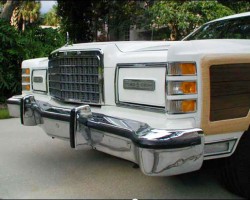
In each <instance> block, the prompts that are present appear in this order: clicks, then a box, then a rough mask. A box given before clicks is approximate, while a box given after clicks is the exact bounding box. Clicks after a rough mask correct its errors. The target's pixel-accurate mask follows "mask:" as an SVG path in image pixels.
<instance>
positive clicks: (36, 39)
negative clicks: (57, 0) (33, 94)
mask: <svg viewBox="0 0 250 200" xmlns="http://www.w3.org/2000/svg"><path fill="white" fill-rule="evenodd" d="M64 38H65V37H64V36H62V34H60V32H58V31H57V30H54V29H42V28H40V27H38V26H36V27H29V28H27V30H26V31H25V32H18V31H17V30H15V29H14V28H13V27H12V26H10V24H9V23H8V22H6V21H4V20H1V19H0V44H1V45H0V102H5V101H6V99H7V98H9V97H10V96H12V95H14V94H20V93H21V63H22V61H23V60H26V59H31V58H39V57H47V56H48V55H49V53H50V52H51V51H53V50H55V49H56V48H58V47H61V46H62V45H63V44H65V39H64Z"/></svg>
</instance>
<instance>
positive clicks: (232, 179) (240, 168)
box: [221, 129, 250, 199]
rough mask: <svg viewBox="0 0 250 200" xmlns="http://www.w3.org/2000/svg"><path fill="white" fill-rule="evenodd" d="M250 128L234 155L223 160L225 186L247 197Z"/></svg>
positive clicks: (249, 167)
mask: <svg viewBox="0 0 250 200" xmlns="http://www.w3.org/2000/svg"><path fill="white" fill-rule="evenodd" d="M249 149H250V130H249V129H248V131H246V132H245V133H244V134H243V136H242V137H241V139H240V141H239V144H238V146H237V148H236V150H235V152H234V153H233V155H232V156H230V157H228V158H226V159H224V160H223V163H222V165H221V167H222V169H221V181H222V183H223V184H224V186H225V187H226V188H227V189H228V190H230V191H231V192H234V193H235V194H238V195H240V196H242V197H245V198H247V199H249V198H250V153H249Z"/></svg>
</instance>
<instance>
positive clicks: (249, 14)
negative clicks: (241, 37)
mask: <svg viewBox="0 0 250 200" xmlns="http://www.w3.org/2000/svg"><path fill="white" fill-rule="evenodd" d="M247 16H250V12H244V13H239V14H235V15H229V16H226V17H222V18H219V19H215V20H213V21H210V22H207V23H211V22H216V21H222V20H227V19H234V18H240V17H247Z"/></svg>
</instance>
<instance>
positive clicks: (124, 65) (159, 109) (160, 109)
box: [114, 62, 168, 113]
mask: <svg viewBox="0 0 250 200" xmlns="http://www.w3.org/2000/svg"><path fill="white" fill-rule="evenodd" d="M167 65H168V63H165V62H159V63H118V64H117V65H116V70H115V79H114V86H115V103H116V105H117V106H120V107H127V108H135V109H141V110H147V111H154V112H161V113H165V112H166V106H165V108H164V107H158V106H151V105H142V104H137V103H130V102H122V101H119V92H118V79H119V69H120V68H143V67H160V68H162V67H165V68H166V72H167ZM165 77H166V74H165ZM165 92H166V85H165ZM165 102H166V95H165Z"/></svg>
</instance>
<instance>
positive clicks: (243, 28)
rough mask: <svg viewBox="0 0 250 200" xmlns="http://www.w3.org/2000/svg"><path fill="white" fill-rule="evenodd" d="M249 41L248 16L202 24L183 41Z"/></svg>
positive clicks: (249, 21)
mask: <svg viewBox="0 0 250 200" xmlns="http://www.w3.org/2000/svg"><path fill="white" fill-rule="evenodd" d="M205 39H250V16H247V17H241V18H236V19H228V20H221V21H215V22H211V23H208V24H204V25H203V26H201V27H200V28H199V29H198V30H197V31H195V32H193V33H192V34H190V35H189V36H187V37H186V38H184V39H183V40H205Z"/></svg>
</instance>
